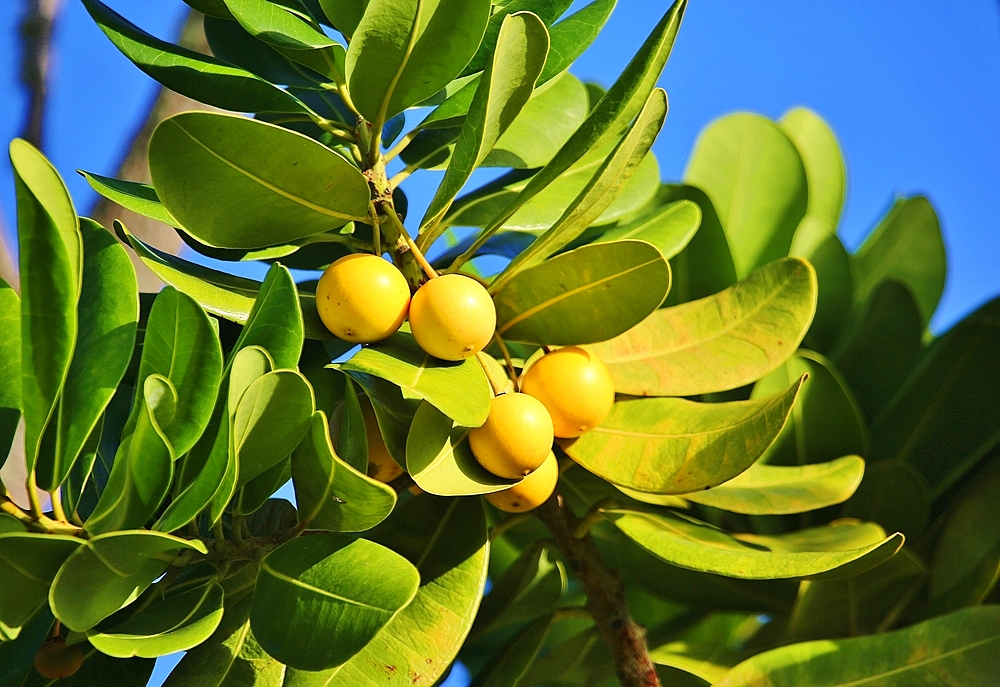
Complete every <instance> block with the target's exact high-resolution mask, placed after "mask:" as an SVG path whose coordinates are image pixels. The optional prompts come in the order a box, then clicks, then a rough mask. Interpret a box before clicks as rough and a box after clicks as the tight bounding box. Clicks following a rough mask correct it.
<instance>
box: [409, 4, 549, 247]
mask: <svg viewBox="0 0 1000 687" xmlns="http://www.w3.org/2000/svg"><path fill="white" fill-rule="evenodd" d="M548 51H549V34H548V31H546V30H545V24H543V23H542V20H541V19H539V18H538V17H537V16H536V15H534V14H531V13H530V12H519V13H517V14H511V15H508V16H507V17H506V18H505V19H504V21H503V26H502V27H501V29H500V35H499V38H498V40H497V46H496V51H495V52H494V54H493V57H492V58H491V59H490V62H489V64H488V65H487V67H486V71H484V72H483V76H482V78H481V79H480V80H479V86H478V88H477V89H476V95H475V97H474V98H473V99H472V104H471V105H470V106H469V115H468V116H467V117H466V119H465V124H464V125H463V126H462V132H461V134H459V137H458V141H457V142H456V143H455V149H454V151H453V152H452V155H451V162H450V163H449V164H448V171H447V172H445V175H444V178H443V179H442V180H441V184H440V185H439V186H438V189H437V191H436V192H435V194H434V197H433V198H432V199H431V202H430V206H429V207H428V208H427V211H426V212H425V213H424V218H423V219H422V220H421V222H420V225H421V227H422V228H423V231H426V232H431V233H433V232H434V230H435V227H436V226H437V225H438V223H439V222H440V221H441V219H442V218H443V217H444V215H445V213H446V212H448V208H449V207H451V204H452V202H453V201H454V199H455V196H456V195H458V192H459V191H460V190H461V189H462V187H463V186H465V183H466V182H467V181H468V180H469V177H470V176H471V175H472V172H473V171H474V170H475V169H476V167H478V166H479V165H480V164H481V163H482V162H483V161H484V159H485V158H486V156H487V155H488V154H489V152H490V151H491V150H492V149H493V146H494V144H496V143H497V141H498V139H500V138H501V137H502V136H503V135H504V132H506V131H507V130H508V128H509V127H511V125H512V124H513V123H514V122H516V118H517V116H518V115H519V114H520V113H521V112H522V111H523V108H525V104H526V103H528V99H529V98H531V96H532V90H533V89H534V88H535V81H536V80H537V79H538V75H539V74H540V73H541V71H542V67H543V66H544V64H545V57H546V55H547V54H548ZM514 132H515V133H516V132H517V129H514Z"/></svg>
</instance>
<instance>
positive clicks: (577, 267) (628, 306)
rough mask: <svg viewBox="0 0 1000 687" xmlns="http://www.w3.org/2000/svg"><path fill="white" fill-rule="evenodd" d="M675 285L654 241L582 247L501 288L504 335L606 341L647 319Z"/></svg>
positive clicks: (497, 298)
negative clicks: (672, 283) (672, 285)
mask: <svg viewBox="0 0 1000 687" xmlns="http://www.w3.org/2000/svg"><path fill="white" fill-rule="evenodd" d="M528 250H531V249H530V248H529V249H528ZM669 290H670V266H669V265H668V264H667V261H666V260H665V259H664V258H663V256H662V255H661V254H660V252H659V250H657V249H656V247H655V246H653V245H651V244H649V243H645V242H643V241H631V240H630V241H613V242H609V243H598V244H593V245H589V246H582V247H580V248H577V249H575V250H571V251H569V252H567V253H563V254H562V255H558V256H556V257H554V258H551V259H549V260H547V261H545V262H543V263H540V264H538V265H535V266H533V267H529V268H527V269H524V270H522V271H519V272H517V273H516V274H515V275H514V277H512V278H511V279H509V280H507V281H506V283H505V284H504V285H503V286H502V287H501V288H500V289H499V290H497V291H496V292H495V293H494V303H495V304H496V309H497V334H498V335H499V336H501V337H503V338H504V339H510V340H511V341H522V342H525V343H535V344H547V345H570V344H586V343H593V342H597V341H606V340H607V339H611V338H613V337H615V336H619V335H621V334H624V333H625V332H627V331H629V330H631V329H632V328H633V327H635V326H636V325H638V324H639V323H640V322H642V321H643V320H644V319H645V318H646V317H647V316H648V315H649V314H650V313H652V312H653V311H655V310H656V308H657V307H659V305H660V303H662V302H663V299H664V298H665V297H666V295H667V292H668V291H669Z"/></svg>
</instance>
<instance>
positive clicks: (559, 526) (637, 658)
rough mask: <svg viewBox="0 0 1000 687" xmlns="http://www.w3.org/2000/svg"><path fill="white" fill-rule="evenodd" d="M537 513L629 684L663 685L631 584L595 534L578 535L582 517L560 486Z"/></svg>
mask: <svg viewBox="0 0 1000 687" xmlns="http://www.w3.org/2000/svg"><path fill="white" fill-rule="evenodd" d="M535 513H536V514H537V515H538V517H539V519H540V520H541V521H542V522H543V523H544V524H545V526H546V527H548V528H549V531H550V532H552V536H553V538H554V539H555V542H556V546H558V547H559V551H560V552H561V553H562V555H563V557H564V558H565V559H566V563H567V564H568V565H569V567H570V569H571V570H572V571H573V572H574V573H575V574H576V575H577V577H579V578H580V582H581V583H582V584H583V590H584V592H586V594H587V606H586V607H587V610H588V611H589V612H590V615H591V616H592V617H593V618H594V622H595V623H597V627H598V629H599V630H600V631H601V635H603V636H604V641H606V642H607V643H608V646H609V647H610V648H611V655H612V657H613V659H614V663H615V674H616V675H617V677H618V680H619V681H621V683H622V685H623V687H660V679H659V677H658V676H657V675H656V669H655V668H654V667H653V662H652V661H651V660H650V659H649V652H648V651H647V649H646V630H645V629H644V628H643V627H642V626H641V625H639V624H638V623H636V622H635V621H634V620H633V619H632V616H631V615H630V614H629V611H628V604H627V603H626V602H625V587H624V586H623V585H622V582H621V579H620V578H619V577H618V576H617V575H616V574H613V573H612V572H610V571H609V570H608V569H607V568H606V567H605V565H604V561H603V559H602V558H601V554H600V552H598V550H597V546H596V545H595V544H594V540H593V539H592V538H591V537H590V535H589V534H585V535H584V536H583V537H582V538H580V539H577V538H576V536H575V535H574V532H575V530H576V528H577V526H578V525H579V520H577V518H576V516H575V515H573V513H572V512H570V510H569V508H567V507H566V505H565V504H564V503H563V498H562V496H561V495H560V494H559V492H558V491H557V492H556V493H555V494H553V495H552V496H551V497H550V498H549V500H548V501H546V502H545V503H544V504H542V505H541V506H539V507H538V509H537V510H535Z"/></svg>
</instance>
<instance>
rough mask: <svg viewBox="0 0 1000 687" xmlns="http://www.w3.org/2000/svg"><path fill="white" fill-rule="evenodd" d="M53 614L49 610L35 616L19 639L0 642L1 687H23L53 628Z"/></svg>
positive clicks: (43, 609) (46, 609) (43, 610)
mask: <svg viewBox="0 0 1000 687" xmlns="http://www.w3.org/2000/svg"><path fill="white" fill-rule="evenodd" d="M53 620H54V619H53V617H52V613H51V612H50V611H49V609H48V608H42V610H41V611H40V612H39V613H38V614H37V615H35V617H34V618H33V619H32V621H31V622H30V623H28V624H27V625H25V626H24V629H23V631H22V632H21V633H20V634H19V635H18V637H17V639H14V640H10V641H4V642H0V687H23V685H24V680H25V677H26V676H27V675H29V674H30V673H32V672H33V671H32V669H31V664H32V661H33V660H34V658H35V654H36V653H38V649H39V648H41V646H42V643H43V642H44V641H45V639H46V637H48V634H49V630H50V629H51V628H52V621H53Z"/></svg>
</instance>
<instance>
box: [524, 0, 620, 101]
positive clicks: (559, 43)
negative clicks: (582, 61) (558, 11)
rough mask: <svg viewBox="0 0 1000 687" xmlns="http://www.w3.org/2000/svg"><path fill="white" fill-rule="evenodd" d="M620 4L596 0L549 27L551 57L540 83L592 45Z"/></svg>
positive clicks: (551, 76) (554, 74) (553, 75)
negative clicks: (616, 6)
mask: <svg viewBox="0 0 1000 687" xmlns="http://www.w3.org/2000/svg"><path fill="white" fill-rule="evenodd" d="M616 4H617V0H595V1H594V2H592V3H590V4H589V5H587V6H585V7H583V8H581V9H579V10H578V11H576V12H574V13H573V14H571V15H569V16H568V17H566V18H565V19H563V20H562V21H560V22H558V23H557V24H553V25H552V26H550V27H549V38H550V39H551V40H550V46H549V58H548V59H547V60H546V61H545V69H543V70H542V75H541V76H540V77H538V81H539V82H540V83H545V82H546V81H548V80H549V79H551V78H553V77H555V76H556V75H557V74H559V73H560V72H562V71H563V70H565V69H567V68H568V67H569V66H570V65H571V64H573V63H574V62H575V61H576V58H578V57H579V56H580V55H582V54H583V51H584V50H586V49H587V48H589V47H590V45H591V43H593V42H594V40H595V39H596V38H597V35H598V34H599V33H600V32H601V29H603V28H604V24H605V23H606V22H607V21H608V17H610V16H611V12H612V11H613V10H614V8H615V5H616Z"/></svg>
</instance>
